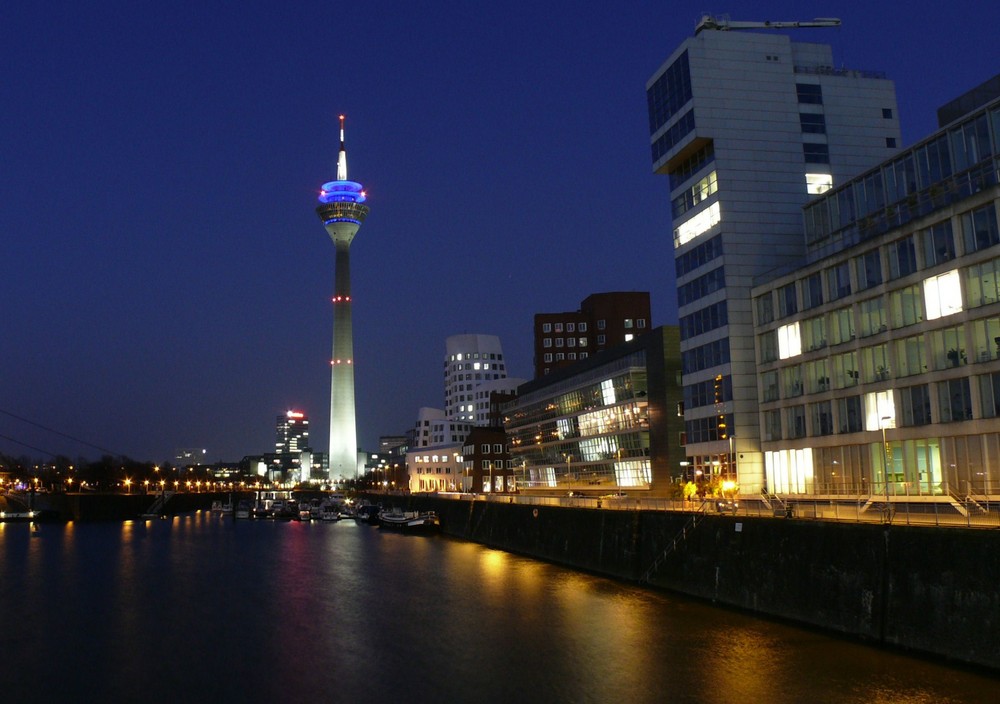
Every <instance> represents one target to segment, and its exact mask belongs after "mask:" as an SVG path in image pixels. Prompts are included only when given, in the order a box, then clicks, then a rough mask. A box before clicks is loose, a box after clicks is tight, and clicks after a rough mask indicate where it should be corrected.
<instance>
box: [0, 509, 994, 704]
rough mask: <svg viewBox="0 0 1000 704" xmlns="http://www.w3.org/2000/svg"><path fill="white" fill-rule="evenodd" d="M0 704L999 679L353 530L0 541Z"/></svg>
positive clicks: (479, 553) (515, 563)
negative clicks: (6, 703)
mask: <svg viewBox="0 0 1000 704" xmlns="http://www.w3.org/2000/svg"><path fill="white" fill-rule="evenodd" d="M0 556H2V562H0V570H2V571H0V702H18V703H20V702H56V701H58V702H126V701H135V702H202V701H204V702H319V701H323V702H340V701H344V702H346V701H363V700H367V699H370V700H371V701H381V702H386V700H388V699H390V698H391V699H398V700H400V701H402V702H415V703H420V702H439V701H441V702H513V703H514V704H529V703H531V702H617V701H623V702H629V703H630V704H631V703H634V702H814V703H820V702H886V703H888V702H908V703H920V704H924V703H927V704H930V703H937V702H989V703H991V704H996V703H997V702H1000V680H997V679H991V678H988V677H985V676H982V675H978V674H975V673H970V672H966V671H963V670H960V669H954V668H949V667H945V666H940V665H938V664H935V663H933V662H928V661H925V660H920V659H915V658H909V657H905V656H901V655H898V654H894V653H888V652H885V651H881V650H878V649H875V648H870V647H866V646H863V645H859V644H857V643H853V642H845V641H841V640H838V639H834V638H830V637H826V636H824V635H819V634H817V633H814V632H811V631H806V630H799V629H796V628H792V627H789V626H785V625H781V624H775V623H770V622H767V621H762V620H758V619H754V618H751V617H749V616H745V615H742V614H738V613H733V612H730V611H727V610H723V609H716V608H713V607H711V606H708V605H705V604H701V603H698V602H692V601H687V600H685V599H682V598H678V597H675V596H672V595H667V594H661V593H657V592H650V591H645V590H642V589H639V588H636V587H633V586H631V585H628V584H622V583H619V582H615V581H611V580H607V579H602V578H598V577H593V576H590V575H583V574H578V573H575V572H572V571H569V570H565V569H561V568H559V567H554V566H552V565H548V564H543V563H539V562H534V561H532V560H528V559H524V558H520V557H517V556H513V555H509V554H506V553H503V552H499V551H495V550H490V549H487V548H483V547H481V546H478V545H474V544H470V543H463V542H457V541H453V540H450V539H447V538H443V537H420V536H408V535H399V534H396V533H386V532H383V531H380V530H379V529H377V528H373V527H369V526H366V525H355V524H354V523H353V522H346V521H345V522H340V523H335V524H326V523H312V524H310V523H275V522H270V521H243V522H237V523H234V522H233V521H232V520H229V519H222V518H219V517H216V516H213V515H210V514H206V513H199V514H195V515H191V516H184V517H178V518H175V519H173V520H163V521H150V522H146V523H142V522H138V523H126V524H117V523H115V524H75V525H74V524H70V525H67V526H63V525H42V526H41V527H40V531H39V533H38V534H37V535H35V536H32V534H31V529H30V527H29V526H27V525H24V524H10V525H3V524H0Z"/></svg>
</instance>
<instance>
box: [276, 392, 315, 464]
mask: <svg viewBox="0 0 1000 704" xmlns="http://www.w3.org/2000/svg"><path fill="white" fill-rule="evenodd" d="M274 427H275V434H274V455H275V462H276V464H277V465H279V466H280V467H281V469H282V470H283V471H284V472H293V473H295V474H296V475H297V479H298V480H299V481H308V480H309V479H311V478H312V470H313V466H312V464H313V455H312V448H311V447H310V446H309V418H308V416H306V414H305V413H303V412H302V411H295V410H291V411H286V412H285V413H283V414H281V415H280V416H278V418H277V420H276V421H275V426H274ZM293 476H295V475H293Z"/></svg>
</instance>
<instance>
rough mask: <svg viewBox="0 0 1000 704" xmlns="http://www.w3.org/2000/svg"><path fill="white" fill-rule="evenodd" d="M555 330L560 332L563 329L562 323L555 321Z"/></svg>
mask: <svg viewBox="0 0 1000 704" xmlns="http://www.w3.org/2000/svg"><path fill="white" fill-rule="evenodd" d="M555 331H556V332H562V331H563V327H562V323H556V326H555Z"/></svg>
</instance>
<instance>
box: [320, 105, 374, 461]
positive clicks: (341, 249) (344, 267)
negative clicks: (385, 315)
mask: <svg viewBox="0 0 1000 704" xmlns="http://www.w3.org/2000/svg"><path fill="white" fill-rule="evenodd" d="M319 202H320V205H319V206H318V207H317V208H316V213H317V214H318V215H319V218H320V220H322V221H323V224H324V225H325V226H326V231H327V232H328V233H329V235H330V239H331V240H333V244H334V246H335V247H336V251H337V258H336V268H335V278H334V293H333V357H332V358H331V359H330V366H331V381H330V479H334V478H336V477H347V476H352V477H353V476H354V474H355V473H356V472H357V467H358V431H357V421H356V418H355V407H354V336H353V335H354V333H353V330H352V323H351V242H353V241H354V236H355V235H356V234H357V232H358V228H360V227H361V223H363V222H364V221H365V217H367V215H368V206H367V205H364V202H365V192H364V189H363V188H362V186H361V184H360V183H357V182H355V181H348V180H347V150H346V148H345V146H344V116H343V115H341V116H340V155H339V157H338V159H337V180H336V181H329V182H328V183H324V184H323V189H322V190H321V191H320V194H319Z"/></svg>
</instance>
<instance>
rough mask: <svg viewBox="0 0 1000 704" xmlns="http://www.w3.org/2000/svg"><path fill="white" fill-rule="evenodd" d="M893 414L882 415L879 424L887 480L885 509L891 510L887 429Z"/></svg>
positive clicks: (883, 476)
mask: <svg viewBox="0 0 1000 704" xmlns="http://www.w3.org/2000/svg"><path fill="white" fill-rule="evenodd" d="M891 420H892V416H882V419H881V422H880V423H879V426H880V427H881V429H882V480H883V481H884V482H885V509H886V515H887V516H888V511H889V443H887V442H886V438H885V429H886V427H887V423H888V421H891Z"/></svg>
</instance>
